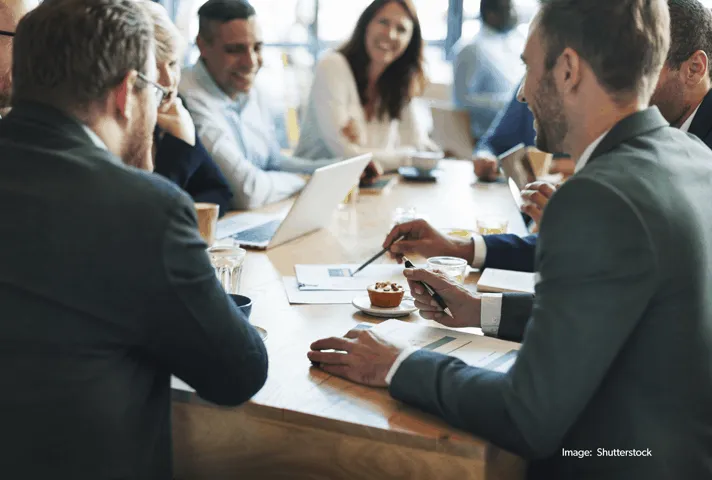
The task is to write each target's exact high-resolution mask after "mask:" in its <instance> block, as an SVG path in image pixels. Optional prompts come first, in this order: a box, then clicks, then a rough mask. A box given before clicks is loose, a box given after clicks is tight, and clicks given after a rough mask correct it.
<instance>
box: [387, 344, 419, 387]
mask: <svg viewBox="0 0 712 480" xmlns="http://www.w3.org/2000/svg"><path fill="white" fill-rule="evenodd" d="M417 351H418V349H417V348H415V347H406V348H405V349H404V350H403V351H402V352H401V353H400V355H398V356H397V357H396V361H395V362H393V365H391V369H390V370H388V374H386V385H390V384H391V380H393V377H394V376H395V374H396V372H397V371H398V369H399V368H400V366H401V364H402V363H403V362H405V361H406V359H407V358H408V357H410V356H411V355H412V354H413V353H415V352H417Z"/></svg>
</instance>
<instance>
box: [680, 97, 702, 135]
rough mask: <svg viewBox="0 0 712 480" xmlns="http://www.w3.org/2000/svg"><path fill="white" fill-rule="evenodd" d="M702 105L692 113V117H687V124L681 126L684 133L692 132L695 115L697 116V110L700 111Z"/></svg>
mask: <svg viewBox="0 0 712 480" xmlns="http://www.w3.org/2000/svg"><path fill="white" fill-rule="evenodd" d="M700 105H702V102H700ZM700 105H697V108H696V109H695V111H694V112H692V115H690V116H689V117H687V120H685V123H683V124H682V125H681V126H680V130H682V131H683V132H689V131H690V125H692V121H693V120H694V119H695V115H697V110H699V109H700Z"/></svg>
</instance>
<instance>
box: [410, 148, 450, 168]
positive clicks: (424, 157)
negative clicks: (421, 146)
mask: <svg viewBox="0 0 712 480" xmlns="http://www.w3.org/2000/svg"><path fill="white" fill-rule="evenodd" d="M442 158H443V152H416V153H414V154H413V155H412V156H411V157H410V163H411V165H413V167H415V168H417V169H418V170H424V171H428V170H433V169H435V168H437V167H438V164H439V163H440V160H442Z"/></svg>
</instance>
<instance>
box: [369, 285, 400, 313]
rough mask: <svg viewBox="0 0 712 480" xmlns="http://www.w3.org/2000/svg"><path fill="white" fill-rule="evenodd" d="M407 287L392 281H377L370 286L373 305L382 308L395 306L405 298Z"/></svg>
mask: <svg viewBox="0 0 712 480" xmlns="http://www.w3.org/2000/svg"><path fill="white" fill-rule="evenodd" d="M404 294H405V289H404V288H403V287H402V286H400V285H398V284H397V283H392V282H377V283H376V284H375V285H371V286H370V287H368V298H370V299H371V305H373V306H374V307H381V308H395V307H397V306H398V305H400V303H401V301H402V300H403V295H404Z"/></svg>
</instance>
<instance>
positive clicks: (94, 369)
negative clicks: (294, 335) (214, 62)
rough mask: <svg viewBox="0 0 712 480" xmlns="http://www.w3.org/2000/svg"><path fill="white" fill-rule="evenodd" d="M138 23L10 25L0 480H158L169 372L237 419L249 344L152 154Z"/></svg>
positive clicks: (121, 12) (84, 13)
mask: <svg viewBox="0 0 712 480" xmlns="http://www.w3.org/2000/svg"><path fill="white" fill-rule="evenodd" d="M153 49H154V44H153V28H152V21H151V20H150V19H149V18H147V17H146V16H145V14H144V13H143V11H142V10H141V9H140V7H139V6H138V4H136V3H135V2H134V1H132V0H63V1H54V2H45V3H43V4H42V5H40V6H39V7H38V8H37V9H36V10H34V11H33V12H31V13H30V14H29V15H28V16H26V17H25V18H24V19H23V20H22V21H21V22H20V24H19V26H18V29H17V35H16V37H15V42H14V55H15V58H14V72H13V78H14V94H13V95H14V97H13V110H12V112H11V113H10V114H9V115H8V116H7V117H6V118H4V119H3V120H2V121H0V152H2V154H1V156H0V159H1V161H0V212H2V215H1V216H2V222H0V238H2V242H3V243H2V248H0V309H1V310H2V314H1V315H0V318H2V321H0V379H2V389H3V393H2V395H0V425H2V428H1V433H0V451H2V454H0V472H2V476H3V478H8V479H9V478H66V479H70V478H71V479H92V480H93V479H152V480H153V479H166V480H168V479H171V478H172V473H171V471H172V458H171V457H172V454H171V421H170V375H171V374H175V375H176V376H178V377H180V378H182V379H183V380H185V381H186V382H187V383H188V384H190V385H191V386H193V387H194V388H195V389H196V391H197V392H198V393H199V394H200V395H201V396H202V397H203V398H205V399H207V400H209V401H212V402H215V403H218V404H222V405H238V404H240V403H242V402H244V401H246V400H247V399H249V398H250V397H251V396H252V395H253V394H254V393H255V392H257V391H258V390H259V389H260V388H261V386H262V385H263V384H264V381H265V378H266V375H267V354H266V351H265V347H264V344H263V343H262V341H261V339H260V337H259V335H258V333H257V332H256V331H255V330H254V329H253V328H252V327H251V326H250V325H249V323H248V322H247V320H246V318H245V317H244V315H243V314H242V313H241V312H240V311H239V310H237V308H236V307H235V305H234V304H233V303H232V302H231V300H230V298H229V297H228V296H227V295H226V294H225V292H224V290H223V289H222V287H221V285H220V283H219V282H218V281H217V279H216V277H215V273H214V270H213V268H212V266H211V265H210V261H209V259H208V256H207V254H206V252H205V248H206V245H205V243H204V242H203V241H202V240H201V238H200V236H199V234H198V232H197V226H196V218H195V213H194V206H193V203H192V201H191V200H190V198H189V197H188V196H187V195H186V194H184V193H182V192H181V191H180V190H179V189H178V188H176V187H175V186H173V185H172V184H171V183H170V182H169V181H167V180H165V179H163V178H162V177H159V176H158V175H153V174H151V173H149V172H143V171H139V170H137V169H135V168H131V167H127V166H125V165H124V164H122V163H121V160H120V158H124V159H136V158H138V159H143V158H146V155H145V154H146V152H147V151H150V146H151V136H152V132H153V126H154V124H155V119H156V113H157V107H158V102H159V101H160V99H162V98H163V97H164V92H163V91H162V90H161V89H160V87H158V86H157V85H156V84H155V80H156V61H155V58H154V53H153Z"/></svg>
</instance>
